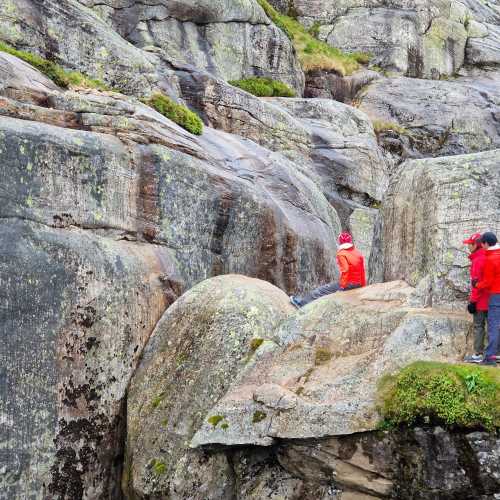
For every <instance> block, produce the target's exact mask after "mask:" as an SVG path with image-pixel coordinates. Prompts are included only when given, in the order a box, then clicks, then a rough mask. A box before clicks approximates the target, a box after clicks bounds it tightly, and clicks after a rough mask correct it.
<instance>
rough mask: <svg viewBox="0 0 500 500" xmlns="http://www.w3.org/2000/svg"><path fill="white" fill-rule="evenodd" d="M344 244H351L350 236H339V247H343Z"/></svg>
mask: <svg viewBox="0 0 500 500" xmlns="http://www.w3.org/2000/svg"><path fill="white" fill-rule="evenodd" d="M344 243H352V236H351V235H350V234H349V233H340V234H339V245H343V244H344Z"/></svg>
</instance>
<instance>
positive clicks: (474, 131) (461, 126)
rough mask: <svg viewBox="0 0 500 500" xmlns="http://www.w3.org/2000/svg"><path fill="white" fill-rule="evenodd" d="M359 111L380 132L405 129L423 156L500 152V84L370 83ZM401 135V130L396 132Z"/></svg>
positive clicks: (392, 80) (492, 81)
mask: <svg viewBox="0 0 500 500" xmlns="http://www.w3.org/2000/svg"><path fill="white" fill-rule="evenodd" d="M359 107H360V109H361V110H362V111H364V112H365V113H366V114H367V115H368V116H370V118H372V119H373V120H374V121H378V122H379V123H380V127H381V128H384V127H385V128H391V126H392V128H393V129H394V126H396V127H399V128H402V129H403V131H402V132H401V134H402V135H403V136H406V135H409V139H410V144H411V147H412V148H413V150H414V151H415V152H416V153H417V154H420V155H423V156H444V155H455V154H464V153H474V152H478V151H484V150H487V149H494V148H495V147H499V146H500V122H499V121H498V116H500V115H499V113H500V79H497V78H496V74H495V73H492V74H491V78H490V79H489V80H488V85H483V84H482V82H481V80H478V81H477V82H474V81H472V80H471V79H470V78H467V79H465V80H463V81H462V80H461V79H458V80H456V81H432V82H431V81H428V80H417V79H414V78H390V79H383V80H378V81H375V82H373V83H371V84H370V85H369V86H368V87H367V88H366V89H365V91H364V92H363V94H362V96H361V97H360V106H359ZM396 130H398V129H396Z"/></svg>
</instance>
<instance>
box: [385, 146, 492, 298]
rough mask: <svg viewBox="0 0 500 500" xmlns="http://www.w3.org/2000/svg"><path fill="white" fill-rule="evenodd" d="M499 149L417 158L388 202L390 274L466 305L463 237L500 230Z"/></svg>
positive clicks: (387, 265)
mask: <svg viewBox="0 0 500 500" xmlns="http://www.w3.org/2000/svg"><path fill="white" fill-rule="evenodd" d="M498 157H499V150H493V151H488V152H484V153H478V154H474V155H463V156H453V157H447V158H435V159H426V160H413V161H409V162H406V163H404V164H403V165H402V167H401V172H400V175H399V176H398V177H397V178H396V179H394V182H393V185H392V186H391V188H390V190H389V193H388V195H387V198H386V200H385V201H384V204H383V225H384V229H383V235H384V236H383V241H384V259H385V265H384V269H385V279H386V280H392V279H404V280H406V281H407V282H408V283H410V284H412V285H414V286H415V285H417V284H418V283H421V286H422V287H425V288H427V293H428V295H429V297H430V299H431V300H432V303H434V304H440V305H442V306H443V305H447V306H453V305H456V306H458V307H463V301H464V300H465V299H466V297H467V293H468V290H469V271H468V266H469V259H468V258H467V250H466V248H465V245H463V243H462V241H463V240H464V239H465V238H466V235H468V234H473V233H474V232H477V231H485V230H490V231H495V232H497V233H498V232H499V231H500V212H499V210H498V206H499V205H498V202H499V200H500V189H499V186H500V184H499V182H500V165H499V163H498Z"/></svg>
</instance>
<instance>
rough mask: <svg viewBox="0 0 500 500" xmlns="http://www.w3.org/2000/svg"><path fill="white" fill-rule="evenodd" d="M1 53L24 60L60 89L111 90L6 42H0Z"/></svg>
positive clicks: (101, 83)
mask: <svg viewBox="0 0 500 500" xmlns="http://www.w3.org/2000/svg"><path fill="white" fill-rule="evenodd" d="M0 51H1V52H6V53H7V54H10V55H12V56H16V57H17V58H19V59H22V60H23V61H24V62H26V63H28V64H30V65H31V66H33V67H34V68H36V69H37V70H38V71H40V72H41V73H43V74H44V75H45V76H46V77H48V78H49V79H51V80H52V81H53V82H54V83H55V84H56V85H58V86H59V87H62V88H86V89H98V90H110V89H109V87H108V86H107V85H105V84H104V83H103V82H101V81H100V80H95V79H92V78H89V77H88V76H85V75H83V74H82V73H79V72H77V71H66V70H64V69H63V68H61V66H59V65H58V64H56V63H54V62H52V61H48V60H47V59H44V58H43V57H40V56H38V55H36V54H31V53H30V52H25V51H23V50H17V49H15V48H14V47H11V46H10V45H8V44H6V43H4V42H0Z"/></svg>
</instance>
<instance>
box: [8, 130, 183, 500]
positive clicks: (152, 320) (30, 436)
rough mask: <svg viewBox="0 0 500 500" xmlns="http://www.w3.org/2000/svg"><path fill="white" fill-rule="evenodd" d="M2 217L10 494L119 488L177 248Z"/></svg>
mask: <svg viewBox="0 0 500 500" xmlns="http://www.w3.org/2000/svg"><path fill="white" fill-rule="evenodd" d="M0 121H2V120H0ZM3 178H5V177H3ZM7 178H11V176H8V177H7ZM2 208H3V204H2ZM0 219H1V221H2V222H1V223H0V234H1V237H0V300H1V303H2V305H3V306H2V308H1V309H0V342H1V344H2V348H1V349H0V366H1V369H0V379H1V400H2V413H1V415H2V418H1V420H0V436H1V437H0V470H1V474H0V498H2V500H3V499H5V500H7V499H9V500H10V499H21V498H37V499H43V498H64V499H70V498H71V499H81V498H110V499H111V498H117V497H118V496H119V494H120V493H119V492H120V481H119V477H120V473H121V465H120V457H121V456H122V454H123V442H124V430H125V427H124V424H125V422H124V412H123V408H124V406H123V405H124V401H125V394H126V390H127V386H128V383H129V381H130V377H131V376H132V373H133V372H134V371H135V368H136V366H137V363H138V360H139V357H140V354H141V351H142V349H143V347H144V346H145V344H146V342H147V340H148V338H149V336H150V335H151V332H152V331H153V328H154V327H155V325H156V322H157V321H158V319H159V318H160V317H161V314H162V313H163V311H164V310H165V308H166V307H167V306H168V304H170V303H172V302H173V300H175V298H176V297H177V296H178V295H179V293H180V291H181V289H182V286H183V285H182V282H180V281H179V279H178V278H177V277H176V272H175V261H174V258H173V255H172V252H171V251H170V250H169V249H167V248H165V247H158V246H153V245H148V244H144V243H137V242H126V241H116V240H115V239H113V238H111V237H109V236H107V235H102V236H101V235H98V234H95V233H93V232H91V231H88V230H84V229H80V228H77V227H72V228H71V229H70V230H62V229H57V228H50V227H48V226H47V225H45V224H40V223H35V222H32V221H30V220H28V218H27V217H23V216H22V215H21V214H19V215H14V214H7V213H6V212H5V211H4V210H3V209H0Z"/></svg>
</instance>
